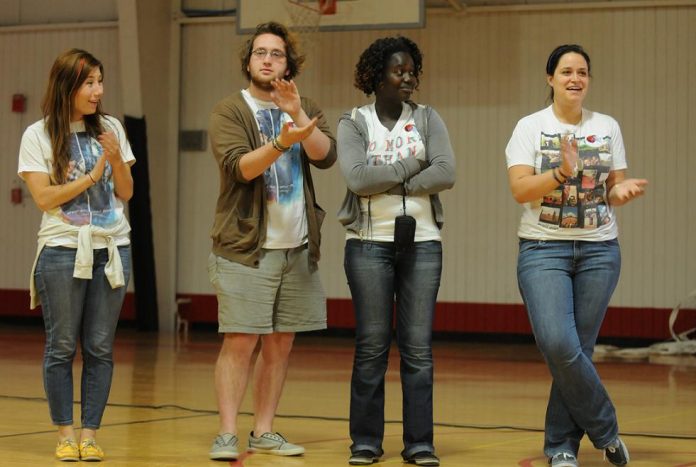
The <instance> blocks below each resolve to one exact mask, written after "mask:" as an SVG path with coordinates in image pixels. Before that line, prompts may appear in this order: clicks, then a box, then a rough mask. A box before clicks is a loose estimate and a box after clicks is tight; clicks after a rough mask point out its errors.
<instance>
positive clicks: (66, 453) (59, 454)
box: [56, 438, 80, 462]
mask: <svg viewBox="0 0 696 467" xmlns="http://www.w3.org/2000/svg"><path fill="white" fill-rule="evenodd" d="M56 459H58V460H59V461H64V462H77V461H79V460H80V450H79V449H78V448H77V444H76V443H75V440H74V439H72V438H68V439H65V440H63V441H59V442H58V446H56Z"/></svg>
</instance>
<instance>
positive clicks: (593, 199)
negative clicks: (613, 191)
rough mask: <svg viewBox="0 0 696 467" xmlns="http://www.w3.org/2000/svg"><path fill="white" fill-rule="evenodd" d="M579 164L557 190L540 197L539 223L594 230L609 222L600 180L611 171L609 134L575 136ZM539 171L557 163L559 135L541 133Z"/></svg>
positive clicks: (556, 165) (551, 167)
mask: <svg viewBox="0 0 696 467" xmlns="http://www.w3.org/2000/svg"><path fill="white" fill-rule="evenodd" d="M576 141H577V144H578V158H579V159H580V160H581V161H582V164H578V166H579V167H582V170H579V171H578V173H577V175H576V176H571V177H570V178H568V180H567V181H566V182H565V183H564V184H563V185H559V186H558V187H557V189H555V190H554V191H552V192H550V193H549V194H547V195H546V196H544V198H543V200H542V203H541V212H540V214H539V222H541V223H544V224H545V225H546V226H555V227H559V228H560V227H563V228H580V229H583V228H584V229H596V228H597V227H599V226H601V225H605V224H607V223H609V222H610V217H609V212H608V210H607V205H606V202H605V200H604V182H605V181H606V179H607V177H608V176H609V171H610V170H611V137H609V136H605V137H598V136H594V135H590V136H583V137H578V138H576ZM540 157H541V165H540V169H541V173H544V172H546V171H547V170H551V169H553V168H556V167H559V166H560V165H561V134H560V133H556V134H546V133H541V145H540Z"/></svg>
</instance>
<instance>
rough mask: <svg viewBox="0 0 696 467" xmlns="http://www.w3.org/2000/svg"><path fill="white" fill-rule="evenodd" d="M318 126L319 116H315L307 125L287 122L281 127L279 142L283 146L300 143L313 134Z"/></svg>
mask: <svg viewBox="0 0 696 467" xmlns="http://www.w3.org/2000/svg"><path fill="white" fill-rule="evenodd" d="M316 126H317V117H314V118H313V119H311V120H310V121H309V123H308V124H306V125H305V126H295V124H294V123H293V122H286V123H285V124H283V126H282V127H281V129H280V135H278V143H279V144H281V145H283V146H292V145H293V144H295V143H299V142H300V141H303V140H304V139H305V138H307V137H308V136H309V135H311V134H312V132H313V131H314V128H315V127H316Z"/></svg>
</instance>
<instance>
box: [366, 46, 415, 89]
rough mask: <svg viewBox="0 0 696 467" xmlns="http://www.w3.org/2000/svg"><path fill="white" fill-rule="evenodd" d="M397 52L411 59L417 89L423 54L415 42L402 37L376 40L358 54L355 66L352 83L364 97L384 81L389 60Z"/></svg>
mask: <svg viewBox="0 0 696 467" xmlns="http://www.w3.org/2000/svg"><path fill="white" fill-rule="evenodd" d="M397 52H405V53H407V54H409V55H410V56H411V58H412V59H413V64H414V66H415V70H414V77H415V78H416V89H418V77H419V76H420V75H421V73H422V71H423V54H421V51H420V49H419V48H418V46H417V45H416V43H415V42H413V41H412V40H411V39H409V38H407V37H403V36H396V37H383V38H381V39H377V40H376V41H374V42H373V43H372V44H370V46H369V47H368V48H367V49H365V50H364V51H363V53H362V54H360V59H358V63H357V65H355V83H353V84H354V85H355V87H356V88H358V89H360V90H361V91H362V92H364V93H365V95H366V96H370V95H371V94H372V93H374V92H375V91H376V90H377V88H378V87H379V85H380V83H382V81H384V76H385V69H386V67H387V62H388V61H389V58H390V57H391V56H392V55H394V54H395V53H397Z"/></svg>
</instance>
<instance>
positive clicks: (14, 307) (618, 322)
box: [0, 289, 696, 339]
mask: <svg viewBox="0 0 696 467" xmlns="http://www.w3.org/2000/svg"><path fill="white" fill-rule="evenodd" d="M178 297H180V298H189V299H191V303H190V304H185V305H182V306H181V313H182V314H183V315H184V318H186V319H188V320H189V321H190V322H192V323H215V322H216V321H217V300H216V298H215V295H209V294H179V295H178ZM133 298H134V297H133V294H132V293H128V294H126V300H125V302H124V304H123V310H122V311H121V319H122V320H133V319H135V306H134V299H133ZM0 303H2V306H0V316H41V310H40V309H36V310H29V291H28V290H14V289H0ZM327 309H328V326H329V328H334V329H352V328H354V327H355V319H354V317H353V305H352V302H351V300H350V299H347V298H330V299H328V300H327ZM670 312H671V310H670V309H666V308H631V307H610V308H609V310H608V311H607V316H606V318H605V320H604V324H603V326H602V330H601V332H600V335H601V336H603V337H622V338H640V339H669V338H670V334H669V315H670ZM694 327H696V313H694V312H693V311H692V310H684V311H683V312H682V313H681V314H680V316H679V320H678V321H677V331H683V330H686V329H690V328H694ZM433 329H434V330H435V331H437V332H461V333H483V334H487V333H491V334H526V335H529V334H531V328H530V326H529V322H528V321H527V314H526V312H525V309H524V306H522V305H518V304H496V303H468V302H439V303H438V304H437V309H436V311H435V323H434V326H433Z"/></svg>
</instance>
